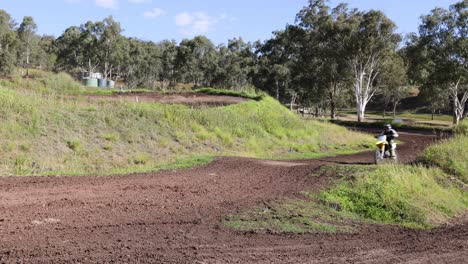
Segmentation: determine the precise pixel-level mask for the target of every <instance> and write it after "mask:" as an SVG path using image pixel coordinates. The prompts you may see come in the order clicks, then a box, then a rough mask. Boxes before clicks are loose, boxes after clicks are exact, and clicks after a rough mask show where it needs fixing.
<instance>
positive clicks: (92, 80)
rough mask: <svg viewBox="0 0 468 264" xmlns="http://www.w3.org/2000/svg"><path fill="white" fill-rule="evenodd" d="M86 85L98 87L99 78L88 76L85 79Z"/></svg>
mask: <svg viewBox="0 0 468 264" xmlns="http://www.w3.org/2000/svg"><path fill="white" fill-rule="evenodd" d="M85 85H86V86H88V87H98V79H95V78H87V79H85Z"/></svg>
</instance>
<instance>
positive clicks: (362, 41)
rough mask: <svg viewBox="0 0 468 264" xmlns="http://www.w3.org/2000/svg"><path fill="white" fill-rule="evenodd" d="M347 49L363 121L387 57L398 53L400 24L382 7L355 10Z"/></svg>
mask: <svg viewBox="0 0 468 264" xmlns="http://www.w3.org/2000/svg"><path fill="white" fill-rule="evenodd" d="M346 22H347V23H346V25H347V26H346V27H345V31H344V32H346V33H347V36H346V37H345V42H344V43H345V50H347V56H346V58H347V62H348V65H349V67H350V68H351V70H352V74H353V91H354V96H355V100H356V112H357V119H358V121H359V122H361V121H363V120H364V114H365V111H366V106H367V104H368V103H369V101H370V100H371V99H372V98H373V96H374V95H375V93H376V92H377V90H378V89H379V87H380V84H381V83H379V81H378V77H379V75H380V74H381V73H382V70H383V69H382V64H383V63H384V61H385V59H386V58H388V57H389V56H391V55H392V54H394V53H395V50H396V48H397V46H398V44H399V42H400V40H401V37H400V35H398V34H396V33H395V29H396V26H395V24H394V23H393V21H391V20H390V19H389V18H387V17H386V16H385V14H383V13H382V12H380V11H374V10H371V11H368V12H357V11H355V12H353V13H352V14H351V15H350V16H349V18H348V19H346Z"/></svg>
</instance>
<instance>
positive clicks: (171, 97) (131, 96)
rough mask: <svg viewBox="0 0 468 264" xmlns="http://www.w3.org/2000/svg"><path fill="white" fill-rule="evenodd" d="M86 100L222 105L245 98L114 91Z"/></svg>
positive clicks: (88, 96) (91, 96)
mask: <svg viewBox="0 0 468 264" xmlns="http://www.w3.org/2000/svg"><path fill="white" fill-rule="evenodd" d="M86 97H87V98H88V100H93V99H109V100H120V101H127V102H145V103H162V104H186V105H209V106H222V105H230V104H238V103H241V102H245V101H247V99H246V98H243V97H236V96H227V95H207V94H199V93H176V94H161V93H114V94H112V95H87V96H86Z"/></svg>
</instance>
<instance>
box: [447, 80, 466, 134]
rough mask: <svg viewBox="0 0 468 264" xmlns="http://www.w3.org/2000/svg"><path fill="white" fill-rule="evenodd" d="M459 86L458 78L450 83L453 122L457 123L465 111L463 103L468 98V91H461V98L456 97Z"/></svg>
mask: <svg viewBox="0 0 468 264" xmlns="http://www.w3.org/2000/svg"><path fill="white" fill-rule="evenodd" d="M459 87H460V80H458V81H457V82H456V83H452V84H450V87H449V89H450V94H451V97H452V100H453V124H454V125H458V123H459V122H460V120H461V119H463V115H464V113H465V104H466V101H467V100H468V91H465V92H464V93H463V96H462V98H461V99H459V98H458V94H459Z"/></svg>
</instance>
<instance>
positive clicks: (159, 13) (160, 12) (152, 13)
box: [133, 0, 166, 19]
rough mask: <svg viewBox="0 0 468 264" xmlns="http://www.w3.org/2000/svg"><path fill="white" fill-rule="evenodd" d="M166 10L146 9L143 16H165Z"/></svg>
mask: <svg viewBox="0 0 468 264" xmlns="http://www.w3.org/2000/svg"><path fill="white" fill-rule="evenodd" d="M133 1H135V0H133ZM165 14H166V12H165V11H164V10H162V9H161V8H153V9H152V10H150V11H146V12H145V13H144V14H143V16H144V17H146V18H149V19H151V18H157V17H160V16H163V15H165Z"/></svg>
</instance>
